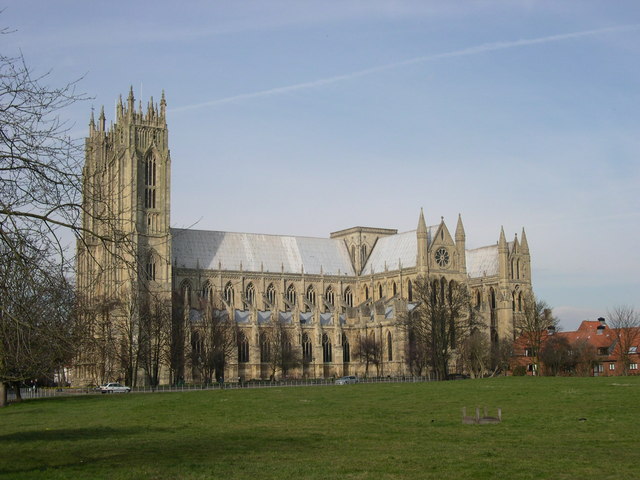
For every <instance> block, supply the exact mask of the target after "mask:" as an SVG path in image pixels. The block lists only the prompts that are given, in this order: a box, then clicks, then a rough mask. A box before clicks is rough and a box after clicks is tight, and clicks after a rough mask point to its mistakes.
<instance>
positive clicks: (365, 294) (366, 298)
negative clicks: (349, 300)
mask: <svg viewBox="0 0 640 480" xmlns="http://www.w3.org/2000/svg"><path fill="white" fill-rule="evenodd" d="M364 299H365V300H369V287H367V286H366V285H365V286H364Z"/></svg>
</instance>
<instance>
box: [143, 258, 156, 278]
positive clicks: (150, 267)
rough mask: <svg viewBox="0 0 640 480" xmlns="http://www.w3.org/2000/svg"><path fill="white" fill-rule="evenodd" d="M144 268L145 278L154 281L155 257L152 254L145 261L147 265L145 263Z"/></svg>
mask: <svg viewBox="0 0 640 480" xmlns="http://www.w3.org/2000/svg"><path fill="white" fill-rule="evenodd" d="M145 270H146V274H147V279H148V280H152V281H155V279H156V259H155V258H154V256H153V255H151V256H149V260H148V261H147V265H146V268H145Z"/></svg>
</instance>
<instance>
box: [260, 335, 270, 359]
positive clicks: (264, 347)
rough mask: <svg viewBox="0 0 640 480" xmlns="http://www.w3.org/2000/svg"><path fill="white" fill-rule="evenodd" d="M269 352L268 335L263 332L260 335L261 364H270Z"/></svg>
mask: <svg viewBox="0 0 640 480" xmlns="http://www.w3.org/2000/svg"><path fill="white" fill-rule="evenodd" d="M269 350H270V348H269V339H268V338H267V334H266V333H265V332H262V333H261V334H260V362H262V363H267V362H269V353H270V351H269Z"/></svg>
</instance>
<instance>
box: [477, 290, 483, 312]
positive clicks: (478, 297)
mask: <svg viewBox="0 0 640 480" xmlns="http://www.w3.org/2000/svg"><path fill="white" fill-rule="evenodd" d="M481 304H482V298H481V296H480V290H477V291H476V307H478V308H480V305H481Z"/></svg>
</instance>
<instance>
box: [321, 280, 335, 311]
mask: <svg viewBox="0 0 640 480" xmlns="http://www.w3.org/2000/svg"><path fill="white" fill-rule="evenodd" d="M324 298H325V299H326V300H327V303H329V304H330V305H331V306H335V300H336V299H335V295H334V294H333V288H332V287H331V285H329V286H328V287H327V290H326V291H325V294H324Z"/></svg>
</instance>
